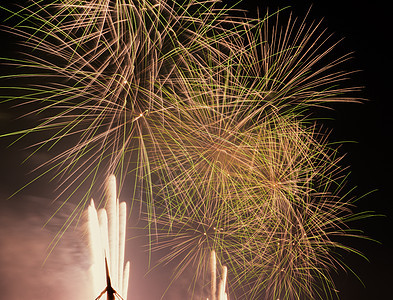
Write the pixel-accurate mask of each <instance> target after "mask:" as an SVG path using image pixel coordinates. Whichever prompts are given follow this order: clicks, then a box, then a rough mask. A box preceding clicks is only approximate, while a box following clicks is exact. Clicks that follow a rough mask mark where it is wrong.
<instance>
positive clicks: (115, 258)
mask: <svg viewBox="0 0 393 300" xmlns="http://www.w3.org/2000/svg"><path fill="white" fill-rule="evenodd" d="M105 204H106V209H101V210H99V211H98V212H97V210H96V208H95V206H94V202H93V200H92V201H91V203H90V205H89V207H88V221H87V225H88V232H89V248H90V253H91V258H92V266H91V279H92V285H93V293H94V295H99V294H100V292H101V291H102V290H103V289H104V288H105V286H106V287H107V288H108V286H107V284H108V283H107V282H106V280H108V278H110V279H109V280H110V282H111V285H112V286H111V288H112V287H113V289H114V290H115V293H117V292H116V291H119V293H120V295H121V297H122V298H123V299H127V293H128V278H129V271H130V270H129V268H130V266H129V265H130V262H126V264H125V265H124V249H125V229H126V204H125V203H124V202H122V203H119V200H118V198H117V196H116V178H115V177H114V176H113V175H112V176H110V177H109V178H108V180H107V194H106V201H105ZM105 269H106V270H105ZM108 273H109V274H108ZM105 274H106V277H107V278H105ZM104 292H105V290H104ZM108 293H109V291H108ZM100 295H102V293H101V294H100Z"/></svg>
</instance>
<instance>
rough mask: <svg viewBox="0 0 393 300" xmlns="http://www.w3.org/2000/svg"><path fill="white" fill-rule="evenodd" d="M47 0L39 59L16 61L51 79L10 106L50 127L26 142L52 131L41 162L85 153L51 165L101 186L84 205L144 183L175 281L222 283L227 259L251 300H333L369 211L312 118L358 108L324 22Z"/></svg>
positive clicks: (33, 30)
mask: <svg viewBox="0 0 393 300" xmlns="http://www.w3.org/2000/svg"><path fill="white" fill-rule="evenodd" d="M44 3H45V2H41V1H34V2H33V4H32V5H31V6H29V7H27V8H23V9H21V10H20V11H19V12H18V14H17V15H19V16H22V21H21V22H20V23H19V24H18V25H17V26H16V27H15V28H14V29H13V32H14V33H16V34H17V35H20V36H22V37H24V38H26V41H25V46H26V47H27V48H28V49H31V50H32V52H31V53H30V54H26V56H27V59H25V60H23V61H22V60H14V61H13V62H14V64H15V65H18V66H22V67H25V68H28V69H29V70H31V72H30V73H27V74H24V75H23V76H24V77H33V78H34V79H35V80H36V78H37V77H38V79H40V80H42V81H47V83H45V84H43V85H42V84H39V85H33V86H30V88H28V89H27V90H28V92H27V93H24V94H22V95H21V96H18V97H16V98H13V99H10V100H18V101H21V102H22V103H23V104H33V105H34V106H35V109H34V110H33V112H31V114H38V115H40V116H43V119H44V120H43V121H42V119H41V121H40V123H39V124H38V125H37V126H35V127H33V128H31V129H28V130H25V131H22V132H17V133H15V134H20V135H22V136H24V135H26V134H30V133H32V132H41V131H49V132H51V136H50V137H49V138H45V139H43V140H42V141H41V142H38V143H37V144H36V145H34V146H35V147H36V150H37V151H38V150H39V149H41V148H42V147H44V146H47V147H49V148H52V147H54V146H55V145H56V144H57V143H58V142H63V143H66V142H68V143H70V144H71V145H72V146H71V147H68V148H67V149H66V150H65V151H62V152H61V153H59V154H58V155H56V156H55V157H54V158H53V159H52V160H51V161H48V162H47V163H46V164H45V165H43V166H42V167H43V168H44V167H45V168H48V169H49V170H55V171H56V173H55V177H58V178H59V179H61V182H62V185H63V189H64V190H71V195H72V194H73V193H75V191H76V190H77V189H78V188H79V187H80V186H81V184H82V183H84V182H86V183H88V186H89V188H88V192H87V193H86V195H85V197H83V198H82V200H81V201H80V203H79V206H78V207H79V208H80V207H83V206H86V203H87V201H88V199H89V193H90V192H91V189H92V186H93V185H94V183H95V182H96V181H97V178H98V177H99V176H102V174H103V173H106V172H109V173H114V174H118V177H119V179H120V183H121V184H120V186H122V184H123V182H124V180H125V177H126V175H127V173H131V174H132V175H133V176H134V177H133V186H134V187H133V189H132V193H133V195H132V197H131V198H132V199H133V201H134V199H136V198H140V199H139V200H140V201H141V203H143V205H141V207H140V209H141V210H142V209H146V215H147V221H148V227H149V230H148V231H149V234H150V236H151V237H152V238H153V237H154V238H156V240H157V244H156V245H154V247H155V248H156V249H163V248H166V249H169V250H170V252H169V254H168V255H166V256H164V257H163V258H162V260H161V261H162V262H168V261H177V262H178V266H177V268H176V271H175V273H174V276H175V277H178V276H180V274H181V273H182V272H183V271H184V270H185V268H187V267H188V266H191V265H192V266H193V267H195V268H196V273H195V274H196V275H195V280H197V279H198V278H200V277H203V276H204V275H206V274H208V273H209V270H208V267H206V266H208V263H207V259H208V258H209V257H210V253H211V252H212V251H214V253H216V255H217V261H218V262H220V263H225V264H226V265H227V266H228V278H229V279H230V282H231V284H230V286H231V287H232V288H233V289H234V290H235V289H241V290H242V289H243V290H244V293H245V295H247V297H251V298H255V297H257V295H264V297H266V298H268V299H270V298H274V299H275V298H279V299H306V298H309V299H317V298H321V299H325V298H326V297H331V292H330V291H332V290H334V285H333V283H332V281H331V278H330V276H329V271H330V270H331V269H332V268H335V267H337V266H340V262H339V261H338V260H336V259H335V258H334V256H333V254H332V250H334V249H336V248H342V249H345V250H350V249H349V248H348V247H345V246H343V245H341V244H339V243H337V242H335V241H334V238H333V236H334V235H337V234H340V235H346V236H348V235H350V234H349V233H347V232H346V225H345V221H346V220H347V219H349V218H350V217H351V216H352V217H353V215H352V213H351V211H350V206H351V202H350V201H349V200H347V199H346V198H345V197H341V196H340V193H339V192H340V184H337V183H338V182H340V176H341V175H340V174H341V173H340V172H341V170H340V168H339V167H338V166H337V164H338V162H339V161H340V158H339V157H338V156H337V154H336V152H335V151H334V150H332V149H331V148H330V147H329V144H328V143H327V141H326V136H325V135H323V134H322V133H320V130H319V129H318V126H317V125H315V124H314V122H312V121H310V120H307V114H308V113H309V108H310V107H312V106H322V105H325V104H326V103H330V102H337V101H357V99H354V98H351V97H349V96H346V95H347V94H348V92H352V91H354V90H356V88H351V87H349V88H346V87H344V88H343V87H340V84H341V83H342V81H344V80H345V78H346V77H347V75H348V74H349V73H348V72H341V71H336V67H337V66H339V65H340V63H342V62H344V61H345V60H346V59H347V58H348V57H347V56H344V57H341V58H339V59H337V60H335V59H333V60H331V59H330V58H329V55H330V52H331V50H332V49H333V48H334V46H335V43H331V42H330V39H331V38H330V36H328V35H326V33H325V31H324V30H321V29H320V27H321V26H320V23H312V24H311V26H309V25H306V22H305V21H304V22H299V21H298V20H296V19H295V20H294V19H293V18H292V17H290V18H289V20H288V22H287V25H286V26H284V27H280V26H279V25H278V24H279V22H278V21H276V25H273V26H271V25H270V24H271V22H272V19H273V16H268V15H267V16H266V17H265V18H264V19H261V20H260V19H256V20H251V19H246V18H244V19H242V18H235V17H234V18H231V17H228V16H227V14H226V13H230V12H231V10H222V9H215V7H216V6H215V5H216V1H212V2H205V1H201V2H195V1H186V2H184V3H182V4H181V5H179V4H176V3H171V2H167V1H160V0H156V1H150V2H149V1H144V0H142V1H130V0H127V1H126V0H118V1H109V0H95V1H74V0H61V1H60V0H58V1H53V2H52V3H51V4H49V5H48V4H44ZM277 15H278V14H277ZM23 16H25V17H23ZM6 77H9V76H6ZM11 78H12V76H11ZM14 78H15V77H14ZM15 89H19V90H21V91H25V90H26V88H25V87H24V86H23V87H15ZM73 214H74V216H73V217H72V218H71V217H70V221H72V220H73V219H74V218H75V215H76V213H73ZM152 225H153V226H155V227H156V230H155V231H154V230H152V229H151V228H152ZM67 227H68V225H67V226H65V227H64V228H67ZM152 240H153V239H152ZM216 255H215V254H214V257H215V256H216ZM213 269H214V268H213ZM214 286H215V284H214ZM212 294H214V295H215V294H216V293H215V292H212ZM231 294H232V293H231ZM233 294H234V293H233Z"/></svg>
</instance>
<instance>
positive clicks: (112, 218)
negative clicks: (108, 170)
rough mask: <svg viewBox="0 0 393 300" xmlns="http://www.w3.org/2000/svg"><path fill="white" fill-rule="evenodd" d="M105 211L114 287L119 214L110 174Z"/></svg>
mask: <svg viewBox="0 0 393 300" xmlns="http://www.w3.org/2000/svg"><path fill="white" fill-rule="evenodd" d="M106 197H107V202H106V211H107V214H108V237H109V257H108V260H109V265H110V267H109V269H110V273H111V276H112V278H111V280H112V285H113V287H114V288H115V289H117V288H118V287H119V286H118V276H117V275H115V274H118V263H119V259H118V253H119V234H118V232H119V229H118V228H119V217H118V216H119V215H118V206H119V205H118V203H117V197H116V178H115V176H114V175H110V176H109V177H108V180H107V182H106Z"/></svg>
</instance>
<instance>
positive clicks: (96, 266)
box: [87, 200, 105, 295]
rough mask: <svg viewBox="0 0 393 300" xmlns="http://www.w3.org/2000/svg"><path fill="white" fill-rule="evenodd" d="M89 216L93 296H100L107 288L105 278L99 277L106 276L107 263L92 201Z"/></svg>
mask: <svg viewBox="0 0 393 300" xmlns="http://www.w3.org/2000/svg"><path fill="white" fill-rule="evenodd" d="M87 212H88V215H87V218H88V221H87V224H88V231H89V247H90V255H91V258H92V262H93V263H92V265H91V267H90V273H91V276H92V282H93V294H94V295H98V294H99V293H100V292H101V290H102V287H103V286H104V287H105V277H104V276H98V275H99V274H105V263H104V254H103V251H102V248H103V247H102V244H101V233H100V229H99V228H100V226H99V224H98V217H97V211H96V209H95V207H94V202H93V200H91V203H90V205H89V207H88V209H87Z"/></svg>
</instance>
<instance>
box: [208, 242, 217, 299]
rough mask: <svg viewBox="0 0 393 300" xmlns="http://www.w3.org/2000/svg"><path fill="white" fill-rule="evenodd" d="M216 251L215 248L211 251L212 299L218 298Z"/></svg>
mask: <svg viewBox="0 0 393 300" xmlns="http://www.w3.org/2000/svg"><path fill="white" fill-rule="evenodd" d="M216 264H217V263H216V252H215V251H214V250H213V251H212V252H211V253H210V280H211V286H210V297H211V298H210V299H211V300H216V285H217V283H216V281H217V280H216V276H217V274H216Z"/></svg>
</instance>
